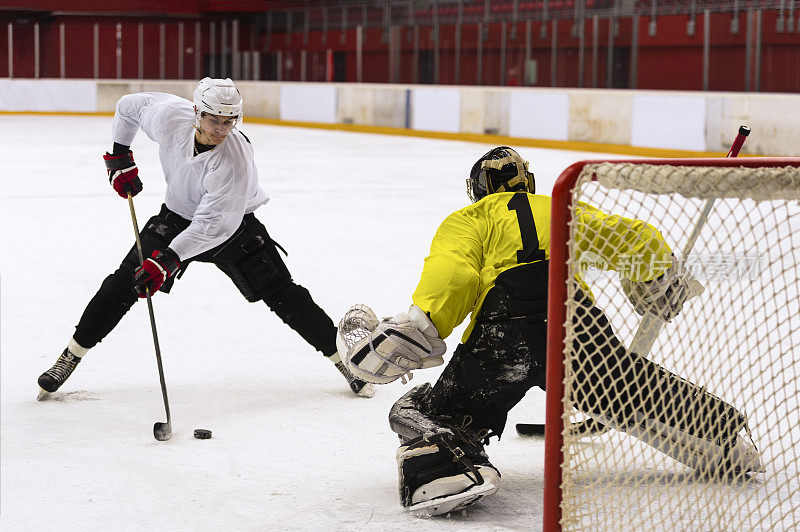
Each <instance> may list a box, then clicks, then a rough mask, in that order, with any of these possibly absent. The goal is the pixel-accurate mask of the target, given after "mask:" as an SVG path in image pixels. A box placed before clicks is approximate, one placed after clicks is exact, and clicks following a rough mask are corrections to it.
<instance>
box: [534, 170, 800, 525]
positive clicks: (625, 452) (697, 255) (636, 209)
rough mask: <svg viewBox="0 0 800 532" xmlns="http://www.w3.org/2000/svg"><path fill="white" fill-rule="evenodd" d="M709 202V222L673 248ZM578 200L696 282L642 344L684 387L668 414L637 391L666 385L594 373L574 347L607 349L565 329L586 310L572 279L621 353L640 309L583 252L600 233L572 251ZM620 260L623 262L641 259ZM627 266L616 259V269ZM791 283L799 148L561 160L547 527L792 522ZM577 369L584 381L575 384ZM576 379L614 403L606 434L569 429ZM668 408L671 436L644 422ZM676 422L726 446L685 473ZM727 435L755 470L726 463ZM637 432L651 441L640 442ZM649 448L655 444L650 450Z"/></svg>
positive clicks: (799, 204) (647, 393)
mask: <svg viewBox="0 0 800 532" xmlns="http://www.w3.org/2000/svg"><path fill="white" fill-rule="evenodd" d="M709 200H711V204H710V205H711V210H710V212H709V215H708V217H707V221H706V222H705V225H703V226H702V227H701V228H700V231H699V234H698V236H697V239H696V241H695V243H694V245H693V246H692V248H691V250H690V251H689V252H688V253H686V256H682V254H683V250H684V247H685V244H686V242H687V241H688V240H689V238H690V234H691V233H692V231H693V228H694V227H695V224H696V222H697V220H698V218H699V217H700V215H701V212H702V211H703V209H704V207H705V206H706V205H709ZM578 202H584V203H586V204H589V205H591V206H594V207H596V208H597V209H600V210H601V211H602V212H603V213H605V214H609V215H618V216H621V217H626V218H632V219H637V220H642V221H644V222H648V223H649V224H651V225H652V226H654V227H655V228H657V229H658V230H659V231H660V232H661V234H662V235H663V237H664V239H665V240H666V242H667V243H668V244H669V246H670V247H671V248H672V250H673V252H674V254H675V261H676V263H678V262H680V263H681V264H682V265H683V267H685V268H686V269H687V270H688V271H690V272H691V273H692V274H693V275H694V277H695V278H697V280H699V281H700V282H701V283H702V284H703V285H704V286H705V291H704V292H703V293H702V294H701V295H699V296H697V297H695V298H692V299H689V300H688V301H686V303H685V304H684V306H683V310H682V312H681V313H680V314H679V315H678V316H676V317H674V318H673V319H672V320H671V321H670V322H669V323H666V324H664V326H663V328H662V329H661V330H660V333H659V334H658V335H657V336H656V337H655V341H654V343H653V344H652V348H650V349H649V350H646V352H645V353H642V354H644V355H645V356H646V358H647V359H648V360H649V361H651V362H653V363H654V364H655V365H657V367H660V368H663V369H664V370H666V371H668V372H670V373H671V374H673V375H676V376H679V377H680V378H681V379H685V380H683V381H682V382H684V383H685V382H686V381H688V382H689V383H693V385H696V386H691V385H687V386H685V387H684V388H680V386H678V387H677V389H679V390H680V389H685V390H687V393H686V399H685V402H686V403H685V404H684V405H683V406H681V407H679V408H677V410H678V411H677V412H675V410H676V407H675V404H674V402H672V403H670V402H669V401H666V402H665V401H661V400H653V401H650V400H648V398H652V397H657V396H658V394H659V391H658V389H656V390H653V389H648V388H647V387H648V386H651V385H653V386H661V388H660V389H661V390H663V387H664V384H663V381H662V382H661V384H653V383H655V382H657V381H658V379H650V380H648V379H638V380H637V381H636V384H633V385H632V384H630V383H629V382H628V381H626V380H625V379H617V380H614V379H616V377H614V378H611V379H609V378H606V377H608V374H607V372H608V368H606V367H591V365H592V364H593V363H594V364H596V360H594V361H593V359H592V358H591V357H589V356H586V353H591V352H595V350H602V349H606V348H607V349H608V350H610V349H611V347H610V346H604V345H596V338H594V337H591V335H586V334H579V332H576V325H575V321H576V317H578V316H579V317H580V319H581V320H585V319H587V318H586V316H585V315H583V314H579V313H580V308H579V305H578V304H577V303H576V302H575V297H576V294H579V292H578V291H579V290H581V285H580V284H579V283H578V282H577V281H576V276H577V277H580V278H582V279H583V280H584V281H585V283H586V285H588V287H589V289H590V290H591V294H592V296H593V298H594V303H595V305H596V307H597V308H599V309H602V311H603V312H604V314H605V317H606V318H607V319H608V322H609V324H610V326H611V328H612V329H613V331H614V333H615V335H616V337H617V338H618V339H619V340H620V341H621V343H622V345H623V346H624V348H625V350H626V352H627V353H630V352H631V350H630V347H631V342H632V340H633V338H634V336H635V335H636V331H637V329H638V327H639V325H640V322H641V321H642V319H643V318H642V317H641V316H639V315H638V314H637V313H636V312H635V311H634V309H633V306H632V305H631V303H630V302H629V301H628V298H627V297H626V296H625V294H624V293H623V291H622V289H621V287H620V274H624V272H618V271H612V270H609V269H607V268H604V267H598V264H597V261H595V260H594V258H596V255H603V254H604V253H605V254H607V253H608V251H609V249H613V248H614V246H617V245H618V244H619V243H618V242H616V241H614V240H613V239H609V240H603V238H601V236H600V235H601V234H602V233H598V236H597V238H595V240H593V241H591V242H590V243H589V245H588V246H586V245H583V244H582V245H581V246H580V250H579V248H578V246H576V234H577V233H576V232H577V231H579V230H580V227H579V225H580V223H579V222H577V221H576V218H575V216H574V215H575V213H576V208H577V207H578V206H580V205H581V204H580V203H578ZM616 220H617V219H616V218H608V219H607V221H606V222H604V223H608V224H613V223H615V221H616ZM587 252H594V253H595V254H596V255H595V256H593V255H592V254H591V253H588V254H587ZM586 257H593V259H592V260H587V258H586ZM625 260H626V261H627V263H628V265H629V266H630V265H631V264H635V262H636V260H637V257H636V256H627V257H625ZM640 266H641V265H640ZM624 267H625V266H624V265H623V264H622V263H619V264H616V269H617V270H624ZM798 277H800V158H788V159H774V158H743V159H675V160H637V161H627V162H623V161H589V162H582V163H577V164H575V165H573V166H571V167H570V168H568V169H567V170H566V171H565V172H564V173H563V174H562V176H561V178H560V179H559V181H558V183H557V184H556V186H555V188H554V190H553V216H552V233H551V257H550V302H549V305H550V307H549V327H550V328H549V331H548V335H549V340H548V341H549V349H548V376H547V427H546V438H545V439H546V442H545V446H546V451H545V510H544V512H545V515H544V525H545V529H546V530H557V529H564V530H797V529H800V378H799V377H800V279H799V278H798ZM586 325H587V324H586V323H584V324H583V326H584V327H585V326H586ZM588 325H590V326H591V325H597V326H598V327H599V325H601V324H588ZM589 329H590V330H593V329H591V327H589ZM582 330H586V329H582ZM587 339H589V341H588V342H587ZM581 372H582V373H581ZM577 375H584V376H585V375H589V378H588V379H584V380H583V381H581V382H582V383H583V384H578V380H580V379H579V378H578V377H577ZM586 382H589V383H590V384H588V385H587V384H586ZM579 386H592V389H591V391H590V392H589V393H588V396H589V397H590V399H589V400H590V401H594V402H597V403H598V404H605V405H609V404H613V405H615V406H613V407H612V409H613V408H616V409H617V410H621V411H623V412H625V415H626V416H627V417H625V418H624V420H623V421H622V422H619V423H614V425H616V426H615V427H614V428H610V430H606V431H600V432H594V433H591V434H586V433H585V432H580V431H579V430H578V429H580V428H581V427H586V426H587V425H586V424H583V423H582V422H583V421H584V420H586V419H587V416H586V415H585V413H583V412H580V411H579V409H578V406H579V405H578V404H577V403H576V396H577V395H579V390H578V388H579ZM628 386H636V387H638V388H641V389H637V390H626V389H625V387H628ZM582 393H583V394H584V397H585V396H586V395H587V392H586V390H585V389H584V390H583V391H582ZM700 396H703V397H712V396H713V397H716V398H718V399H719V400H720V402H721V404H725V405H730V406H731V407H732V408H734V409H735V411H737V412H739V413H741V414H742V416H743V417H744V419H746V426H742V425H735V422H734V421H733V419H734V418H735V416H715V415H707V414H708V410H703V409H702V408H695V407H693V406H692V402H693V401H695V402H696V401H698V400H701V399H698V397H700ZM615 401H616V403H615ZM625 401H629V402H631V404H625ZM645 403H646V405H645ZM666 410H670V411H671V412H672V413H671V414H670V415H671V417H670V419H671V420H672V423H671V424H673V425H676V424H677V425H680V426H681V427H682V429H681V430H680V431H679V430H677V429H673V428H671V427H667V428H665V427H664V426H662V425H658V424H657V423H656V424H652V423H651V424H648V423H647V421H646V420H647V419H648V418H650V419H654V418H657V417H658V416H659V414H664V412H665V411H666ZM703 412H705V414H704V413H703ZM595 417H601V418H602V416H595ZM608 417H612V416H608ZM623 417H624V416H623ZM602 421H603V422H605V421H607V419H605V418H603V419H602ZM725 423H731V424H733V425H732V426H728V427H726V426H724V424H725ZM606 426H607V428H608V425H606ZM703 427H705V429H703ZM709 427H711V429H709ZM706 429H707V430H706ZM704 430H706V431H705V432H704ZM648 432H649V436H648ZM687 432H688V433H694V434H698V433H699V434H704V435H705V436H706V439H709V440H714V438H713V437H709V435H710V434H716V435H720V437H719V438H718V440H717V441H711V442H710V443H711V444H712V445H710V446H709V448H714V447H715V445H716V446H717V448H719V449H721V451H720V452H721V453H722V454H721V455H720V454H717V455H715V454H714V453H713V452H710V451H709V452H708V453H709V455H710V457H705V458H704V457H703V456H699V457H698V456H695V457H694V458H695V461H694V463H695V464H696V467H694V468H693V467H690V466H688V465H686V464H685V463H682V462H681V461H678V460H676V459H675V458H673V457H672V456H670V455H673V456H675V455H676V454H680V452H681V450H683V452H684V458H687V451H685V449H684V448H683V446H685V445H686V441H687V440H686V438H685V434H686V433H687ZM732 432H738V436H737V438H739V439H740V440H742V441H744V442H747V445H751V446H752V447H753V448H754V449H755V450H756V453H757V454H756V456H757V458H758V460H760V464H761V465H762V466H763V468H762V469H763V472H760V471H749V472H746V471H743V470H742V469H743V468H742V467H741V465H742V463H741V460H740V461H739V462H736V461H735V460H727V453H729V452H731V448H730V441H729V440H726V441H721V440H724V439H726V438H725V437H724V435H725V434H727V435H728V436H730V434H731V433H732ZM654 433H658V434H657V436H655V437H653V434H654ZM648 437H653V438H652V439H651V440H650V441H649V442H648V443H649V444H648V443H645V440H648ZM701 440H702V437H701ZM657 442H660V445H661V449H662V450H663V451H665V452H661V451H659V450H656V448H655V447H657V446H658V445H656V444H655V443H657ZM742 445H745V444H742ZM726 446H727V447H726ZM700 448H701V449H702V446H700ZM694 449H695V451H688V454H689V455H691V454H692V453H695V452H696V450H697V449H698V447H694ZM684 462H690V463H691V462H692V457H691V456H688V460H687V459H685V460H684ZM697 464H701V465H697ZM737 464H738V465H737ZM745 469H746V468H745ZM752 469H758V468H757V467H753V468H752Z"/></svg>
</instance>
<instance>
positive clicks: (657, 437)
mask: <svg viewBox="0 0 800 532" xmlns="http://www.w3.org/2000/svg"><path fill="white" fill-rule="evenodd" d="M634 418H635V422H634V423H632V424H631V425H629V426H627V427H622V426H620V425H619V424H618V423H616V422H615V421H614V420H611V419H603V418H602V417H600V418H599V419H600V421H601V422H602V423H605V424H606V425H608V426H610V427H613V428H615V429H617V430H620V431H623V432H627V433H628V434H630V435H631V436H633V437H635V438H638V439H639V440H641V441H643V442H644V443H646V444H647V445H650V446H651V447H653V448H655V449H658V450H659V451H661V452H662V453H664V454H666V455H667V456H670V457H671V458H673V459H675V460H677V461H678V462H680V463H682V464H684V465H686V466H688V467H690V468H692V469H695V470H697V471H699V472H701V473H703V474H707V475H712V476H713V475H723V476H728V475H736V474H740V473H763V472H764V471H765V469H764V466H763V465H762V464H761V457H760V455H759V452H758V450H757V449H756V448H755V446H753V445H752V444H750V443H748V442H747V441H746V440H745V439H744V438H743V437H742V436H741V435H736V436H735V439H734V442H733V444H732V445H730V446H729V447H728V448H727V449H726V448H725V446H723V445H721V444H720V443H719V442H713V441H708V440H704V439H702V438H698V437H696V436H692V435H691V434H687V433H685V432H682V431H680V430H678V429H675V428H672V427H669V426H667V425H665V424H663V423H659V422H658V421H656V420H654V419H646V418H645V417H644V416H642V415H641V414H640V413H637V414H635V415H634Z"/></svg>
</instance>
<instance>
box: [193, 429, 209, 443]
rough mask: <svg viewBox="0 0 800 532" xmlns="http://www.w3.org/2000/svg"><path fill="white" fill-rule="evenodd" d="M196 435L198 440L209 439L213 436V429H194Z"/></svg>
mask: <svg viewBox="0 0 800 532" xmlns="http://www.w3.org/2000/svg"><path fill="white" fill-rule="evenodd" d="M194 437H195V438H197V439H198V440H207V439H209V438H210V437H211V431H210V430H208V429H194Z"/></svg>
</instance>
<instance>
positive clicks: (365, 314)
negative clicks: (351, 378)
mask: <svg viewBox="0 0 800 532" xmlns="http://www.w3.org/2000/svg"><path fill="white" fill-rule="evenodd" d="M336 345H337V347H338V348H339V354H340V355H341V356H342V358H343V359H344V361H345V364H346V365H347V367H348V369H349V370H350V371H351V372H352V373H353V375H355V376H356V378H358V379H361V380H364V381H367V382H374V383H376V384H387V383H390V382H392V381H395V380H397V379H401V380H402V381H403V382H404V383H405V382H406V375H408V378H411V371H412V370H415V369H423V368H430V367H433V366H438V365H440V364H443V363H444V359H443V358H442V355H444V352H445V351H446V349H447V347H446V346H445V343H444V341H443V340H442V339H441V338H439V331H438V330H437V329H436V326H435V325H434V324H433V322H432V321H431V320H430V318H429V317H428V316H427V315H426V314H425V313H424V312H422V310H421V309H420V308H419V307H418V306H416V305H411V307H410V308H409V309H408V313H405V312H401V313H400V314H398V315H396V316H395V317H393V318H384V319H383V320H381V321H378V318H377V317H376V316H375V313H374V312H372V309H370V308H369V307H368V306H366V305H355V306H353V307H352V308H351V309H350V310H348V311H347V313H346V314H345V315H344V318H342V320H341V321H340V322H339V330H338V333H337V335H336Z"/></svg>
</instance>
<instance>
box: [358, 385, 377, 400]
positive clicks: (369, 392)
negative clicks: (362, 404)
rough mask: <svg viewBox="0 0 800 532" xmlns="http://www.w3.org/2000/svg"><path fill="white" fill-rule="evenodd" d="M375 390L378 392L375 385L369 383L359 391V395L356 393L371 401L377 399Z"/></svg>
mask: <svg viewBox="0 0 800 532" xmlns="http://www.w3.org/2000/svg"><path fill="white" fill-rule="evenodd" d="M375 390H376V388H375V385H374V384H372V383H371V382H368V383H367V384H365V385H364V387H363V388H361V389H360V390H359V391H358V393H356V395H357V396H359V397H365V398H367V399H370V398H372V397H375Z"/></svg>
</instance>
